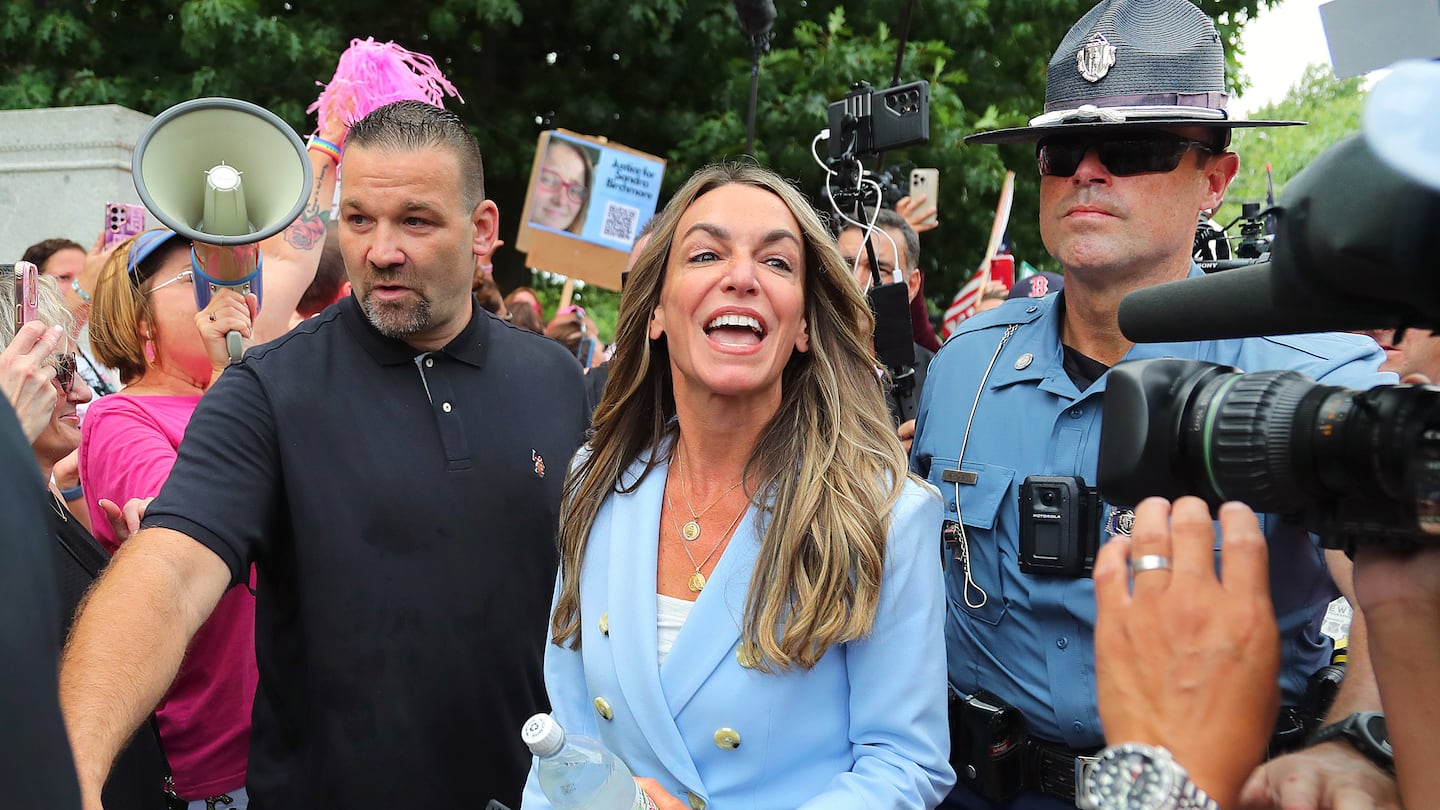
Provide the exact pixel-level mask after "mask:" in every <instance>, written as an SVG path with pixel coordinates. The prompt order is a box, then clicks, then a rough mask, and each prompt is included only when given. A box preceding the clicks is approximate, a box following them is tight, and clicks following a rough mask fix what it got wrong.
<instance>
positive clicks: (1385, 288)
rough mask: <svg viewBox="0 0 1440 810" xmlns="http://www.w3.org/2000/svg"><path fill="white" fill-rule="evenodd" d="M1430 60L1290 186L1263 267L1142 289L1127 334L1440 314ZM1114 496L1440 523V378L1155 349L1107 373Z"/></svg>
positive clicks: (1425, 534)
mask: <svg viewBox="0 0 1440 810" xmlns="http://www.w3.org/2000/svg"><path fill="white" fill-rule="evenodd" d="M1437 131H1440V63H1437V62H1402V63H1400V64H1399V65H1397V66H1396V68H1395V70H1394V71H1393V72H1392V73H1391V74H1390V75H1389V76H1388V77H1386V78H1385V79H1384V80H1383V81H1382V82H1380V83H1379V84H1378V85H1376V87H1375V88H1374V89H1373V90H1372V91H1371V95H1370V99H1369V100H1368V103H1367V105H1366V110H1365V117H1364V129H1363V132H1362V133H1361V134H1360V135H1357V136H1353V137H1351V138H1349V139H1347V140H1345V141H1343V142H1341V143H1340V144H1338V145H1336V146H1335V147H1333V148H1331V149H1329V150H1327V151H1326V152H1325V153H1324V154H1322V155H1321V156H1320V157H1319V158H1317V159H1316V160H1315V162H1314V163H1313V164H1311V165H1310V166H1309V167H1308V168H1306V169H1305V171H1304V172H1302V173H1301V174H1300V175H1298V176H1296V177H1295V178H1294V179H1293V180H1292V181H1291V183H1290V186H1289V187H1288V188H1287V189H1286V190H1285V194H1284V198H1283V200H1282V204H1281V206H1280V207H1279V208H1278V210H1277V211H1276V212H1275V213H1276V216H1277V219H1278V223H1279V224H1278V230H1277V233H1276V237H1275V241H1274V244H1273V246H1272V250H1271V254H1270V262H1269V263H1268V264H1257V265H1254V266H1252V267H1241V268H1239V269H1234V270H1228V271H1226V272H1223V273H1216V274H1214V275H1207V276H1204V277H1197V278H1193V279H1187V280H1185V281H1178V282H1172V283H1169V284H1162V285H1158V286H1156V287H1151V288H1148V289H1145V290H1140V291H1137V292H1134V293H1132V294H1130V295H1129V296H1127V297H1126V298H1125V300H1124V301H1123V302H1122V303H1121V306H1120V312H1119V320H1120V328H1121V331H1122V332H1124V334H1125V335H1126V337H1128V338H1129V339H1131V340H1134V341H1136V342H1171V341H1190V340H1207V339H1219V338H1233V337H1246V336H1253V335H1279V334H1295V333H1300V332H1316V331H1340V330H1359V329H1370V328H1396V329H1405V328H1420V329H1436V328H1440V273H1436V272H1435V269H1436V263H1437V259H1436V257H1437V256H1440V139H1436V138H1435V137H1434V133H1435V132H1437ZM1098 477H1099V485H1100V492H1101V495H1102V496H1103V497H1104V498H1105V500H1107V501H1109V502H1111V503H1121V504H1134V503H1136V502H1138V501H1139V500H1141V499H1142V498H1144V497H1147V496H1151V495H1160V496H1163V497H1167V498H1172V499H1173V498H1176V497H1179V496H1181V495H1198V496H1200V497H1202V498H1204V499H1205V500H1207V501H1208V502H1209V503H1210V504H1211V505H1212V507H1213V506H1218V505H1219V504H1220V503H1221V502H1223V501H1226V500H1238V501H1243V502H1245V503H1246V504H1248V505H1250V506H1251V507H1252V508H1254V509H1256V510H1257V511H1264V512H1275V513H1281V514H1293V515H1297V516H1300V517H1302V518H1303V520H1304V522H1305V524H1306V525H1307V526H1308V527H1309V528H1310V529H1311V530H1312V531H1314V532H1316V533H1317V534H1319V535H1320V536H1321V539H1322V542H1323V543H1324V544H1325V545H1326V546H1328V547H1331V548H1345V549H1347V550H1350V549H1353V547H1354V545H1355V544H1356V543H1367V544H1384V545H1387V546H1393V547H1408V546H1412V545H1416V544H1422V543H1429V542H1431V540H1432V538H1435V537H1436V536H1440V388H1437V387H1435V386H1430V385H1423V386H1417V385H1400V386H1380V387H1377V388H1374V389H1371V390H1369V391H1351V390H1348V389H1344V388H1337V387H1333V386H1323V385H1317V384H1315V383H1314V382H1313V381H1311V380H1310V379H1309V378H1307V377H1305V376H1304V375H1301V374H1298V373H1295V372H1289V371H1265V372H1259V373H1255V374H1242V373H1240V372H1239V371H1238V370H1237V369H1234V368H1230V367H1228V366H1218V365H1215V364H1211V363H1203V362H1196V361H1186V360H1175V359H1159V360H1143V361H1136V362H1132V363H1122V364H1120V365H1118V366H1116V367H1115V368H1114V369H1113V370H1112V371H1111V372H1110V376H1109V380H1108V383H1107V387H1106V403H1105V416H1104V422H1103V426H1102V435H1101V447H1100V464H1099V470H1098Z"/></svg>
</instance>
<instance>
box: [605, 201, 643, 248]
mask: <svg viewBox="0 0 1440 810" xmlns="http://www.w3.org/2000/svg"><path fill="white" fill-rule="evenodd" d="M638 219H640V209H639V208H635V207H633V206H629V205H621V204H620V203H617V202H608V201H607V202H606V203H605V223H604V224H603V225H602V226H601V227H600V235H601V236H603V237H605V238H606V239H614V240H615V241H617V242H631V241H633V240H634V239H635V222H636V220H638Z"/></svg>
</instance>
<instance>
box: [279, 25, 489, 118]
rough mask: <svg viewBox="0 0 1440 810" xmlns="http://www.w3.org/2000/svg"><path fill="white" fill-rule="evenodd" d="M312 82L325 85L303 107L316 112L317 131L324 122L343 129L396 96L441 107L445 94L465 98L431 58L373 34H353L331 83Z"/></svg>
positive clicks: (341, 55)
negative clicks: (318, 95) (358, 36)
mask: <svg viewBox="0 0 1440 810" xmlns="http://www.w3.org/2000/svg"><path fill="white" fill-rule="evenodd" d="M316 84H318V85H320V86H321V87H324V88H325V89H324V90H321V91H320V97H319V98H317V99H315V102H314V103H313V104H311V105H310V106H309V107H307V108H305V112H307V113H312V112H318V115H317V116H316V117H317V119H318V120H319V126H318V127H317V128H316V130H315V134H317V135H318V134H319V133H320V132H322V131H324V130H325V129H326V128H327V126H326V125H327V124H335V123H342V124H344V125H345V128H346V129H348V128H349V125H350V124H351V123H353V122H355V121H358V120H360V119H361V118H364V117H365V116H367V115H369V114H370V113H371V112H372V111H374V110H375V109H377V108H379V107H383V106H385V105H386V104H390V103H391V102H395V101H424V102H426V103H429V104H434V105H435V106H437V107H444V106H445V102H444V98H445V96H447V95H450V96H454V97H455V98H458V99H460V103H461V104H464V103H465V99H463V98H461V97H460V92H459V91H458V90H456V89H455V85H453V84H451V83H450V81H449V80H448V79H446V78H445V74H444V73H441V72H440V68H439V67H437V66H436V65H435V60H434V59H432V58H430V57H429V56H426V55H425V54H423V53H415V52H414V51H407V50H405V49H404V48H402V47H400V46H399V45H396V44H395V43H393V42H376V41H375V38H374V37H366V38H365V39H363V40H361V39H352V40H351V41H350V47H349V48H346V49H345V52H344V53H342V54H340V62H339V63H338V64H337V65H336V66H335V76H334V77H333V78H332V79H330V83H329V84H325V83H323V82H316Z"/></svg>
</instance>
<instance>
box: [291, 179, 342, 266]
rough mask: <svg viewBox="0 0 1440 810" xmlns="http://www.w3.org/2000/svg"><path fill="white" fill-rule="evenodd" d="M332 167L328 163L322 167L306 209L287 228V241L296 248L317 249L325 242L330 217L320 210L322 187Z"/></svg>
mask: <svg viewBox="0 0 1440 810" xmlns="http://www.w3.org/2000/svg"><path fill="white" fill-rule="evenodd" d="M330 169H331V167H330V166H328V165H327V166H324V167H322V168H321V169H320V173H319V174H318V175H317V176H316V177H315V188H314V189H313V190H312V191H311V192H310V200H309V201H308V202H306V203H305V210H303V211H301V212H300V216H298V217H296V218H295V221H294V222H292V223H290V227H288V228H286V229H285V241H286V242H288V243H289V244H290V246H291V247H293V248H295V249H296V250H315V249H316V248H318V247H320V246H321V245H323V244H324V243H325V221H326V220H327V219H329V217H328V216H327V214H328V212H322V211H321V210H320V189H321V188H322V187H323V186H324V185H325V175H326V174H328V173H329V172H330Z"/></svg>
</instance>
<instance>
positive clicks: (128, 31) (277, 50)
mask: <svg viewBox="0 0 1440 810" xmlns="http://www.w3.org/2000/svg"><path fill="white" fill-rule="evenodd" d="M1269 2H1271V0H1200V2H1199V4H1200V6H1201V7H1202V8H1203V9H1204V10H1205V11H1206V12H1207V13H1209V14H1211V15H1212V16H1213V17H1214V18H1215V19H1216V21H1217V24H1218V25H1219V28H1220V30H1221V32H1222V36H1223V37H1224V39H1225V41H1226V43H1227V48H1228V50H1229V52H1230V54H1231V59H1232V64H1231V75H1232V76H1238V75H1239V74H1238V70H1237V69H1236V66H1235V64H1234V57H1235V56H1236V53H1237V52H1236V49H1235V45H1236V43H1237V37H1238V34H1239V31H1240V29H1241V27H1242V26H1243V25H1244V23H1245V21H1246V20H1248V19H1249V18H1250V17H1252V16H1253V15H1254V14H1255V12H1256V11H1257V9H1258V8H1259V6H1260V4H1261V3H1267V4H1268V3H1269ZM1091 5H1093V0H927V2H924V3H916V4H915V14H914V19H913V24H912V26H911V30H910V32H909V38H908V44H907V46H906V48H905V51H904V59H903V62H902V69H901V72H900V80H901V81H902V82H903V81H911V80H914V79H927V80H929V82H930V83H931V129H930V135H931V139H930V143H929V144H928V145H926V146H923V147H916V148H911V149H909V150H906V151H905V152H904V153H894V154H888V155H886V156H885V165H892V164H895V163H900V162H904V161H908V162H909V163H913V164H914V165H918V166H933V167H938V168H939V169H940V170H941V183H940V193H939V197H940V200H939V203H940V209H941V220H942V225H941V227H940V228H939V229H938V230H936V231H933V232H931V233H929V234H927V235H926V236H925V237H924V239H923V244H924V251H923V253H924V256H923V264H924V266H925V268H926V270H927V272H928V274H929V275H928V281H927V290H928V293H929V295H930V297H931V299H932V300H933V301H937V302H938V301H942V300H945V299H948V298H949V296H950V295H952V294H953V293H954V291H955V290H956V289H957V288H958V287H959V286H960V285H961V284H962V283H963V281H964V280H965V279H966V277H968V275H969V274H970V272H971V271H972V269H973V268H974V267H975V266H976V264H977V263H978V262H979V261H980V259H981V256H980V254H981V252H982V251H983V249H984V243H985V238H986V236H987V234H988V232H989V228H990V221H991V217H992V216H993V212H994V207H995V201H996V197H997V194H998V190H999V186H1000V180H1001V178H1002V176H1003V173H1004V169H1005V168H1006V167H1007V166H1008V167H1010V168H1013V169H1015V170H1016V171H1017V173H1018V175H1019V178H1020V179H1019V183H1018V186H1017V189H1016V200H1015V206H1014V215H1013V217H1012V227H1011V235H1012V241H1013V243H1014V245H1015V248H1016V252H1017V253H1018V254H1019V255H1020V256H1021V257H1022V258H1025V259H1028V260H1030V261H1031V262H1036V263H1041V262H1043V261H1044V260H1046V257H1045V255H1044V249H1043V247H1042V246H1041V244H1040V240H1039V238H1038V234H1037V229H1036V225H1035V222H1036V206H1035V190H1036V186H1037V183H1036V177H1035V171H1034V169H1033V168H1032V167H1033V165H1034V156H1033V152H1032V151H1031V150H1030V149H1029V148H1028V147H1025V146H1013V147H1003V148H996V147H989V146H965V145H964V144H963V143H962V138H963V137H964V135H966V134H968V133H971V132H974V131H976V130H980V129H987V128H992V127H997V126H1014V125H1020V124H1024V123H1025V122H1026V120H1028V118H1029V117H1031V116H1033V115H1035V114H1037V113H1038V112H1039V111H1040V109H1041V107H1042V103H1043V93H1044V83H1045V66H1046V63H1047V62H1048V60H1049V57H1050V54H1051V53H1052V51H1053V50H1054V47H1055V45H1056V43H1058V42H1059V41H1060V38H1061V37H1062V36H1063V34H1064V33H1065V31H1066V29H1068V28H1069V26H1070V25H1071V24H1072V23H1073V22H1074V21H1075V20H1076V19H1078V18H1079V16H1080V15H1081V14H1082V13H1083V12H1084V11H1085V10H1086V9H1088V8H1089V7H1090V6H1091ZM777 6H778V8H779V14H780V17H779V19H778V20H777V22H776V24H775V39H774V47H773V49H772V50H771V51H770V53H769V54H768V55H766V56H765V57H764V59H763V61H762V63H761V73H760V76H761V80H760V93H759V99H760V103H759V109H758V113H757V122H756V131H757V136H756V148H755V153H756V157H757V159H759V160H760V161H761V162H763V163H766V164H768V165H771V166H773V167H774V168H776V169H778V170H779V171H780V172H781V173H783V174H785V175H786V176H789V177H792V178H795V179H796V180H797V181H798V182H799V183H800V184H801V185H802V186H803V187H804V188H805V189H806V190H807V191H808V192H810V193H811V194H812V196H813V195H815V193H816V192H817V191H818V189H819V188H820V186H821V182H822V172H821V170H820V168H819V167H818V166H817V165H816V164H815V162H814V160H813V159H812V157H811V154H810V143H811V139H812V138H813V137H814V136H815V134H816V133H817V132H818V131H819V130H820V129H821V128H822V127H823V126H825V107H826V104H827V102H829V101H831V100H835V99H838V98H840V97H841V96H843V95H844V93H845V90H846V89H847V87H848V86H849V85H850V84H851V83H852V82H855V81H859V80H867V81H869V82H871V83H872V84H874V85H876V86H885V85H887V84H889V83H890V79H891V74H892V70H893V65H894V62H895V53H896V47H897V44H898V41H899V38H900V32H899V31H898V30H897V26H899V25H900V23H901V20H902V19H903V14H904V11H905V6H906V3H904V2H896V1H895V0H848V2H842V0H789V1H787V0H781V2H779V3H777ZM366 36H373V37H375V38H376V39H379V40H394V41H396V42H398V43H399V44H401V45H403V46H405V47H407V48H410V49H412V50H417V51H420V52H423V53H427V54H430V55H431V56H433V57H435V59H436V61H437V62H438V63H439V65H440V66H441V68H442V69H444V70H445V72H446V74H447V75H448V76H449V77H450V79H451V80H452V81H453V82H454V83H455V85H456V86H457V87H458V88H459V89H460V91H461V93H462V94H463V95H464V97H465V102H466V103H465V104H464V105H463V106H460V107H458V109H459V111H460V113H461V115H462V116H464V117H465V118H466V120H467V121H468V122H469V123H470V124H471V125H472V127H473V128H474V130H475V132H476V134H477V136H478V137H479V139H480V142H481V147H482V150H483V151H484V153H485V156H486V167H487V180H488V184H489V185H488V189H487V190H488V192H489V193H490V196H491V197H493V198H494V199H495V200H496V201H497V202H498V204H499V206H500V210H501V212H502V231H501V232H502V236H504V237H505V238H506V239H507V240H509V241H511V242H512V243H513V237H514V228H515V225H516V222H517V221H518V214H519V210H520V207H521V205H522V203H523V200H524V194H525V183H526V179H527V176H528V174H529V170H530V164H531V159H532V156H533V154H534V148H535V141H536V138H537V136H538V134H539V133H540V132H541V131H542V130H545V129H550V128H554V127H563V128H566V129H570V130H574V131H577V132H584V133H589V134H594V135H603V136H606V137H608V138H610V139H611V140H613V141H616V142H618V143H622V144H625V145H628V146H631V147H634V148H637V149H641V150H644V151H647V152H651V153H653V154H657V155H661V156H664V157H665V158H667V160H668V161H669V166H668V169H667V173H666V181H665V189H664V190H665V192H666V193H668V192H671V191H673V190H674V189H675V188H676V187H677V186H678V185H679V184H680V183H681V182H682V181H683V180H684V178H685V177H686V176H687V175H688V174H689V173H690V172H691V171H693V170H694V169H695V168H697V167H699V166H700V165H703V164H704V163H707V162H710V161H713V160H717V159H724V158H736V157H739V156H741V154H742V152H743V150H744V143H745V116H746V108H747V104H748V99H749V72H750V71H749V67H750V48H749V45H748V41H747V40H746V38H745V37H744V36H743V35H742V34H741V33H740V31H739V29H738V25H737V23H736V20H735V11H734V9H733V7H732V5H731V3H728V2H723V0H693V1H692V2H684V0H626V1H625V2H623V3H616V2H613V0H524V2H521V0H431V1H430V2H427V3H394V2H389V0H347V2H344V3H325V4H312V3H308V2H301V0H290V2H277V1H276V0H183V1H182V2H180V3H178V4H168V3H167V4H160V3H142V2H135V1H134V0H129V1H128V2H127V0H0V53H4V54H5V55H6V58H5V60H4V62H3V65H0V106H5V107H11V108H20V107H43V106H66V105H81V104H102V103H115V104H123V105H126V106H128V107H132V108H134V109H137V110H140V111H142V112H146V113H151V114H154V113H158V112H160V111H161V110H163V109H165V108H166V107H168V106H170V105H172V104H175V103H177V102H179V101H183V100H185V99H188V98H193V97H196V96H202V95H226V96H234V97H238V98H244V99H247V100H250V101H253V102H255V103H257V104H260V105H262V106H265V107H267V108H269V109H271V110H274V111H275V112H276V113H278V114H279V115H281V116H282V117H283V118H285V119H286V120H287V121H289V122H290V123H291V124H293V125H294V126H295V127H296V129H297V130H299V131H301V132H307V131H309V130H310V129H312V128H313V122H311V121H307V120H306V119H305V115H304V108H305V107H306V106H307V105H308V104H309V103H310V102H311V101H312V100H313V99H314V98H315V96H316V94H317V92H318V89H317V87H316V84H315V83H316V81H317V80H326V79H328V78H329V77H330V75H331V73H332V72H333V70H334V66H335V62H336V60H337V59H338V57H339V55H340V53H341V52H342V51H343V50H344V48H345V47H346V46H347V45H348V44H349V41H350V39H351V38H352V37H360V38H363V37H366ZM821 149H822V150H823V149H824V145H823V144H822V145H821ZM497 264H498V267H497V272H498V273H499V280H500V283H501V286H502V288H505V289H508V288H509V287H511V286H515V285H516V284H520V283H524V282H526V281H528V280H529V279H528V277H527V276H526V271H525V270H524V266H523V257H521V256H519V255H518V254H516V253H514V252H512V251H509V250H502V251H501V252H500V254H499V255H498V256H497ZM588 294H589V295H590V296H591V297H592V298H593V299H595V301H594V302H592V303H591V306H597V305H599V302H600V299H602V298H603V296H601V295H599V294H598V293H594V292H592V293H588Z"/></svg>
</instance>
